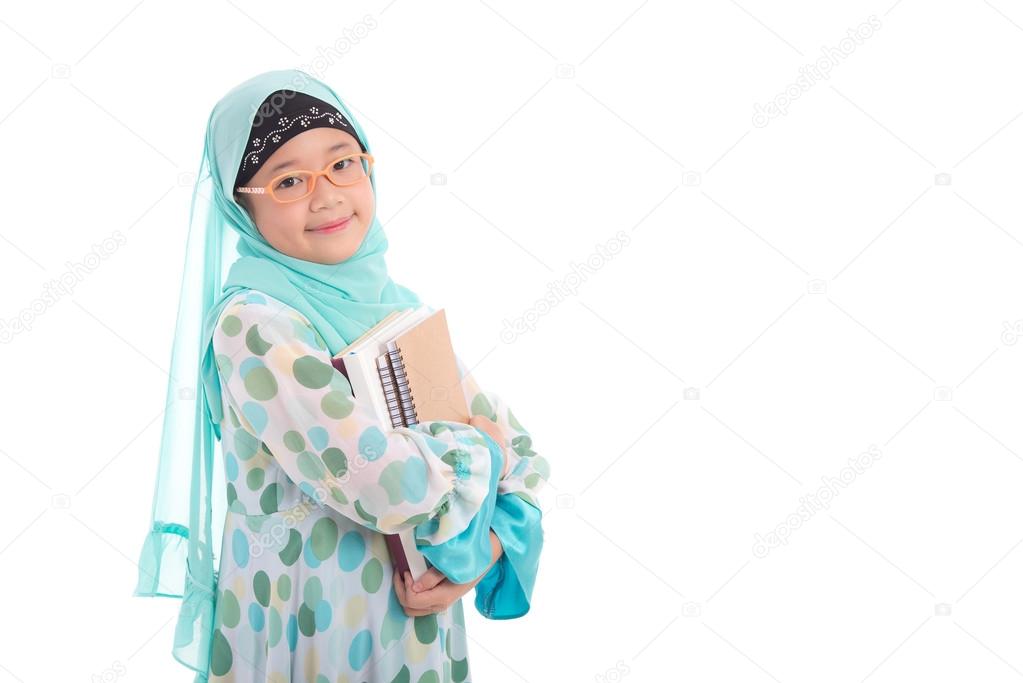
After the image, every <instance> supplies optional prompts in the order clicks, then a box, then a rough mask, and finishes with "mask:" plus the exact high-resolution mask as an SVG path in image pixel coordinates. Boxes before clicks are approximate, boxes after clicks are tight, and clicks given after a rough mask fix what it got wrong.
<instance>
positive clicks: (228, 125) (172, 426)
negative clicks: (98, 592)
mask: <svg viewBox="0 0 1023 683" xmlns="http://www.w3.org/2000/svg"><path fill="white" fill-rule="evenodd" d="M280 89H290V90H295V91H299V92H304V93H307V94H309V95H312V96H314V97H318V98H319V99H321V100H323V101H325V102H328V103H330V104H333V105H334V106H336V107H337V109H338V111H340V112H341V113H342V114H344V115H345V117H346V118H347V119H348V121H349V122H350V123H351V124H352V125H353V127H354V128H355V131H356V134H357V137H358V138H359V140H360V141H361V142H362V143H363V146H364V147H365V149H366V151H367V152H369V153H370V154H372V150H371V149H370V145H369V141H368V140H367V139H366V135H365V133H364V131H363V130H362V127H361V126H360V125H359V123H358V121H357V120H356V119H355V117H354V116H353V115H352V112H351V111H349V110H348V108H347V107H346V106H345V104H344V103H343V102H342V101H341V98H340V97H338V95H337V93H335V92H334V91H333V90H332V89H331V88H330V87H329V86H327V85H326V84H324V83H323V82H321V81H319V80H317V79H316V78H314V77H313V76H311V75H310V74H308V73H306V72H304V71H299V70H281V71H270V72H267V73H263V74H260V75H258V76H255V77H254V78H251V79H249V80H247V81H245V82H244V83H241V84H239V85H238V86H236V87H235V88H233V89H232V90H231V91H229V92H228V93H227V94H226V95H225V96H224V97H223V98H222V99H221V100H220V101H219V102H217V104H216V105H215V106H214V107H213V111H212V112H211V114H210V118H209V121H208V122H207V127H206V141H205V145H204V149H203V156H202V161H201V163H200V167H199V176H198V178H197V180H196V184H195V189H194V191H193V194H192V204H191V209H190V215H189V233H188V243H187V248H186V256H185V270H184V277H183V279H182V283H181V296H180V301H179V303H178V313H177V322H176V329H175V337H174V344H173V351H172V354H171V367H170V380H169V381H168V385H167V410H166V412H165V414H164V422H163V435H162V438H161V442H160V455H159V465H158V470H157V476H156V491H155V494H154V499H153V511H152V520H151V525H150V528H149V532H148V534H147V535H146V538H145V542H144V544H143V547H142V552H141V554H140V558H139V576H138V584H137V586H136V588H135V593H134V594H135V595H137V596H166V597H175V598H181V608H180V611H179V614H178V621H177V627H176V629H175V632H174V648H173V654H174V657H175V658H176V659H177V660H178V661H179V662H181V663H182V664H184V665H185V666H188V667H189V668H191V669H193V670H195V671H196V672H197V676H196V679H197V680H206V676H207V671H208V665H209V661H210V646H211V642H212V636H213V617H214V610H215V606H216V591H217V568H216V567H215V560H216V558H217V557H219V556H220V544H221V537H222V535H223V528H224V518H225V514H226V510H227V504H226V494H225V489H226V483H225V481H224V473H223V461H222V459H221V457H220V455H219V453H215V452H214V446H215V440H216V441H219V440H220V420H221V418H222V416H223V414H222V410H221V394H220V382H219V378H218V375H217V369H216V364H215V361H214V356H213V348H212V343H211V340H212V336H213V328H214V326H215V325H216V321H217V319H218V318H219V317H220V313H221V311H222V310H223V308H224V306H225V305H226V303H227V301H228V300H229V299H230V298H231V297H232V296H234V295H235V294H237V293H238V292H240V291H244V290H248V289H257V290H259V291H261V292H265V293H266V294H269V295H270V296H272V297H274V298H276V299H279V300H280V301H283V302H284V303H286V304H288V305H289V306H291V307H293V308H295V309H297V310H298V311H299V312H301V313H302V314H303V315H305V316H306V317H307V318H308V319H309V321H310V322H311V323H312V324H313V326H314V327H315V328H316V330H317V331H318V332H319V333H320V335H321V336H322V337H323V340H324V341H325V342H326V344H327V347H328V349H329V350H330V353H331V355H333V354H336V353H337V352H338V351H340V350H341V349H342V348H344V347H345V346H346V345H347V344H348V343H350V342H351V341H354V340H355V339H356V338H358V337H359V336H360V335H361V334H362V333H363V332H365V331H366V330H368V329H369V328H371V327H372V326H373V325H375V324H376V323H377V322H379V321H380V320H381V319H383V318H384V317H385V316H387V314H389V313H390V312H391V311H394V310H402V309H406V308H409V307H412V306H416V305H418V304H419V303H420V301H419V298H418V297H417V296H416V294H415V293H414V292H413V291H411V290H409V289H407V288H405V287H402V286H401V285H398V284H396V283H395V282H394V281H393V280H391V278H390V276H389V275H388V274H387V266H386V264H385V261H384V254H385V252H386V251H387V237H386V236H385V235H384V231H383V228H382V227H381V225H380V222H379V221H378V220H377V218H376V215H375V213H376V212H374V217H373V222H372V224H371V226H370V228H369V231H368V232H367V233H366V237H365V238H364V240H363V242H362V244H361V245H360V247H359V249H358V250H357V251H356V252H355V253H354V254H353V255H352V256H351V258H349V259H347V260H345V261H343V262H341V263H338V264H335V265H324V264H319V263H313V262H310V261H304V260H301V259H297V258H293V257H290V256H287V255H286V254H283V253H281V252H279V251H277V250H276V249H274V248H273V247H272V246H270V244H268V243H267V242H266V240H264V239H263V237H262V236H261V235H260V234H259V231H258V230H257V229H256V226H255V224H254V223H253V222H252V219H251V218H250V217H249V214H248V212H246V211H245V209H244V208H243V207H242V206H241V205H239V204H238V203H237V202H235V201H234V198H233V196H234V195H233V190H234V181H235V174H236V172H237V170H238V166H239V162H240V161H241V156H242V153H243V152H244V148H245V145H246V142H247V140H248V133H249V129H250V128H251V126H252V122H253V120H254V117H255V115H256V112H257V110H258V108H259V105H260V104H261V103H262V102H263V100H264V99H265V98H266V96H267V95H269V94H270V93H272V92H274V91H277V90H280ZM375 175H376V172H375V170H374V173H373V174H371V175H370V183H371V184H372V187H373V192H374V196H375V195H376V179H375ZM225 228H229V230H227V229H225ZM231 250H233V251H234V252H235V253H234V254H232V255H233V256H236V258H235V259H234V260H233V262H232V263H231V266H230V270H229V271H228V272H227V274H226V278H225V277H224V268H223V264H224V263H225V262H227V261H228V260H229V259H225V258H224V255H225V253H230V251H231Z"/></svg>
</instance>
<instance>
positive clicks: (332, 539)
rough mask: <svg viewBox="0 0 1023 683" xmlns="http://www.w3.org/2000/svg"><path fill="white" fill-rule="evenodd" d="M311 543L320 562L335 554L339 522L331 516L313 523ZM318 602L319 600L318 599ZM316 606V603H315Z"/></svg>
mask: <svg viewBox="0 0 1023 683" xmlns="http://www.w3.org/2000/svg"><path fill="white" fill-rule="evenodd" d="M310 538H311V540H310V544H311V545H312V547H313V555H315V556H316V559H318V560H319V561H320V562H323V561H324V560H326V559H327V558H328V557H330V556H331V555H333V554H334V550H336V549H337V538H338V531H337V522H335V521H334V520H333V519H331V518H330V517H323V518H322V519H318V520H316V523H315V524H313V530H312V532H311V536H310ZM316 602H319V600H317V601H316ZM313 606H314V607H315V606H316V603H315V602H314V603H313Z"/></svg>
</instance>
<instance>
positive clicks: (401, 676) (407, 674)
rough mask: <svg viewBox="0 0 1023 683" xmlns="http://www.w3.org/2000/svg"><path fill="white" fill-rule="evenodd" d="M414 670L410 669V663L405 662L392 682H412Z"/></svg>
mask: <svg viewBox="0 0 1023 683" xmlns="http://www.w3.org/2000/svg"><path fill="white" fill-rule="evenodd" d="M411 681H412V672H411V671H409V670H408V665H407V664H404V665H402V667H401V671H399V672H398V674H397V675H396V676H395V677H394V678H392V679H391V683H411Z"/></svg>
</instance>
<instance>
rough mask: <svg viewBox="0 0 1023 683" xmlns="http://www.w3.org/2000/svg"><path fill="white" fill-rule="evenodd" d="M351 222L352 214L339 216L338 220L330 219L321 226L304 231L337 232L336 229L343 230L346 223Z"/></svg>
mask: <svg viewBox="0 0 1023 683" xmlns="http://www.w3.org/2000/svg"><path fill="white" fill-rule="evenodd" d="M353 215H354V214H353ZM351 222H352V216H348V217H347V218H341V219H339V220H336V221H332V222H330V223H324V224H323V225H321V226H319V227H317V228H313V229H311V230H306V232H316V233H330V232H337V231H338V230H344V229H345V228H347V227H348V225H349V224H350V223H351Z"/></svg>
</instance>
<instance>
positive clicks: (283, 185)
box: [277, 175, 302, 190]
mask: <svg viewBox="0 0 1023 683" xmlns="http://www.w3.org/2000/svg"><path fill="white" fill-rule="evenodd" d="M300 182H302V179H301V178H299V177H298V176H294V175H290V176H288V177H287V178H285V179H284V180H282V181H281V182H279V183H277V189H279V190H287V189H288V188H291V187H295V185H298V184H299V183H300Z"/></svg>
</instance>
